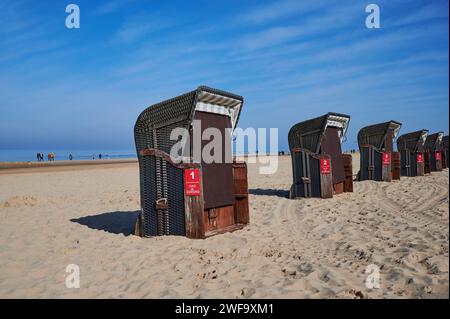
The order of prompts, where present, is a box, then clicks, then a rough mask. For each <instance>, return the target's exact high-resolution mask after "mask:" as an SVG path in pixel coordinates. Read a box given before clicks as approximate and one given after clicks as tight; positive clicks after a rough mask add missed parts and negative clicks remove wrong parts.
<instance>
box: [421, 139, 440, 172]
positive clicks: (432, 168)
mask: <svg viewBox="0 0 450 319" xmlns="http://www.w3.org/2000/svg"><path fill="white" fill-rule="evenodd" d="M443 137H444V133H443V132H437V133H434V134H431V135H428V136H427V139H426V141H425V145H424V148H425V173H426V174H429V173H431V172H439V171H442V139H443Z"/></svg>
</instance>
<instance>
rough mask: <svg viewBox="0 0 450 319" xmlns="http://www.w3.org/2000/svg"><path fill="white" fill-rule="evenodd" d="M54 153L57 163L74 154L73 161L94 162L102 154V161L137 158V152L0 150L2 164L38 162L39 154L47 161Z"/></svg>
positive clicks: (132, 150)
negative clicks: (37, 155) (50, 154)
mask: <svg viewBox="0 0 450 319" xmlns="http://www.w3.org/2000/svg"><path fill="white" fill-rule="evenodd" d="M50 152H53V153H54V154H55V161H67V160H69V154H72V156H73V160H92V157H93V156H94V157H95V159H98V155H99V154H102V159H117V158H136V150H134V149H131V150H45V149H44V150H4V149H0V162H37V157H36V154H37V153H43V154H44V160H45V161H47V154H48V153H50Z"/></svg>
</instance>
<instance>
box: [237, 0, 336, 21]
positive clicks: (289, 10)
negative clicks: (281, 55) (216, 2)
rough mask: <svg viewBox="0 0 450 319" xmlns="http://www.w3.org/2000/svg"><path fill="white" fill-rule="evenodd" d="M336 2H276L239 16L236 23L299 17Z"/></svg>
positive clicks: (291, 0) (292, 0)
mask: <svg viewBox="0 0 450 319" xmlns="http://www.w3.org/2000/svg"><path fill="white" fill-rule="evenodd" d="M332 2H334V1H322V0H316V1H297V0H283V1H276V2H275V3H270V4H266V5H262V6H260V7H257V8H256V9H254V10H251V11H250V12H248V13H245V14H242V15H239V16H237V18H236V21H239V22H244V23H250V24H263V23H269V22H271V21H274V20H278V19H281V18H286V17H292V16H294V15H295V16H296V17H298V16H299V15H301V14H305V13H309V12H312V11H314V10H317V9H319V8H322V7H324V6H325V5H330V4H332Z"/></svg>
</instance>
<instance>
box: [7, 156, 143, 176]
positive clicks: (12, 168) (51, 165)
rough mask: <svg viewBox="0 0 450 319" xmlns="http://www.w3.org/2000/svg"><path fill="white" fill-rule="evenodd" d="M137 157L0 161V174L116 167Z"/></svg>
mask: <svg viewBox="0 0 450 319" xmlns="http://www.w3.org/2000/svg"><path fill="white" fill-rule="evenodd" d="M137 162H138V160H137V158H120V159H101V160H99V159H96V160H72V161H68V160H64V161H54V162H0V174H12V173H20V172H35V171H39V172H47V171H64V170H67V169H71V168H72V169H78V168H81V167H85V168H87V167H89V166H91V167H92V166H93V167H98V166H99V165H104V166H105V167H110V166H111V167H116V166H120V165H122V164H130V163H137Z"/></svg>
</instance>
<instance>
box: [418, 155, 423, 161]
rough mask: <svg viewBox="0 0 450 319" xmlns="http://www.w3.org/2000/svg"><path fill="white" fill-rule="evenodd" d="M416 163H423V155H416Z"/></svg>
mask: <svg viewBox="0 0 450 319" xmlns="http://www.w3.org/2000/svg"><path fill="white" fill-rule="evenodd" d="M417 163H423V154H422V153H417Z"/></svg>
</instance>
